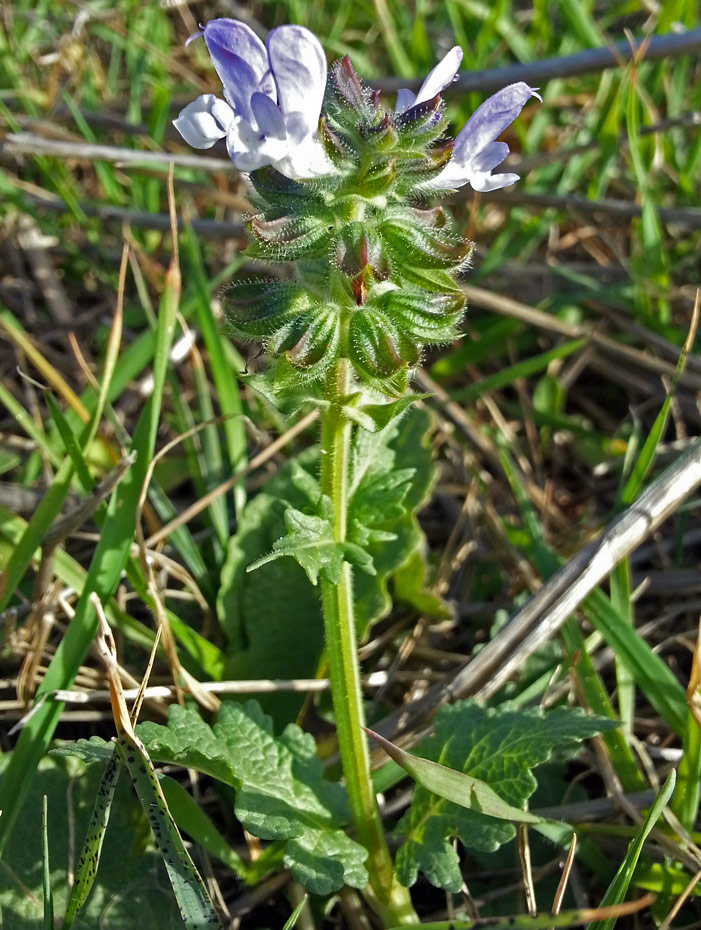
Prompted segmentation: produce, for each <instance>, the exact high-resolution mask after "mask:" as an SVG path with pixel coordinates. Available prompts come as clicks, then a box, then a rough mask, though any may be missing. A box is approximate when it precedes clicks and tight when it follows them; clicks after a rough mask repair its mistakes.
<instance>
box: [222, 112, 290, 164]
mask: <svg viewBox="0 0 701 930" xmlns="http://www.w3.org/2000/svg"><path fill="white" fill-rule="evenodd" d="M226 147H227V150H228V152H229V158H230V159H231V160H232V162H233V163H234V165H235V166H236V167H237V168H238V169H239V171H255V170H256V168H262V167H263V165H272V164H273V163H274V162H275V161H277V160H278V159H279V158H283V157H284V156H285V154H286V152H287V148H288V146H287V142H286V140H285V139H274V138H266V137H264V136H261V133H260V132H259V131H258V130H257V129H255V128H254V127H253V126H251V124H250V123H248V122H247V121H246V120H245V119H243V117H241V116H237V117H235V119H234V120H233V121H232V123H231V125H230V126H229V131H228V133H227V135H226Z"/></svg>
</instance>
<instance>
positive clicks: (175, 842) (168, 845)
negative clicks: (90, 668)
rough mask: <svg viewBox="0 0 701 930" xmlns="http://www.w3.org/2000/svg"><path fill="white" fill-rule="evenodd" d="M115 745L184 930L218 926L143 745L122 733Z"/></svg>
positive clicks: (214, 913) (207, 896) (217, 920)
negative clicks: (165, 875) (157, 852)
mask: <svg viewBox="0 0 701 930" xmlns="http://www.w3.org/2000/svg"><path fill="white" fill-rule="evenodd" d="M117 748H118V751H119V755H120V757H121V759H122V762H123V763H124V765H125V766H126V768H127V770H128V772H129V775H130V777H131V780H132V783H133V785H134V790H135V791H136V794H137V796H138V798H139V801H140V802H141V806H142V807H143V809H144V813H145V814H146V818H147V819H148V822H149V824H150V825H151V829H152V831H153V835H154V838H155V840H156V846H157V847H158V851H159V853H160V854H161V858H162V859H163V863H164V865H165V867H166V871H167V872H168V878H169V879H170V884H171V887H172V889H173V894H174V895H175V899H176V901H177V903H178V909H179V910H180V916H181V917H182V919H183V922H184V924H185V926H186V927H187V928H188V930H204V928H206V927H210V928H211V927H219V928H221V923H220V922H219V918H218V917H217V913H216V911H215V910H214V907H213V906H212V902H211V901H210V899H209V895H208V894H207V889H206V888H205V884H204V882H203V881H202V878H201V876H200V874H199V872H198V871H197V869H196V868H195V864H194V862H193V861H192V859H191V858H190V854H189V853H188V851H187V849H186V848H185V846H184V844H183V841H182V838H181V836H180V834H179V833H178V828H177V827H176V825H175V821H174V820H173V816H172V814H171V813H170V811H169V809H168V805H167V803H166V800H165V797H164V795H163V792H162V791H161V789H160V786H159V784H158V779H157V777H156V773H155V771H154V769H153V764H152V762H151V760H150V759H149V757H148V754H147V753H146V750H145V749H144V747H143V745H134V744H133V743H131V742H128V741H127V738H126V737H125V736H121V737H120V738H119V740H118V742H117Z"/></svg>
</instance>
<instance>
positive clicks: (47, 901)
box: [41, 795, 54, 930]
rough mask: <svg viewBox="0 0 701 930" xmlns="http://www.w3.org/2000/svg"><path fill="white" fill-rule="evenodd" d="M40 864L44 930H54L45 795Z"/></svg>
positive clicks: (47, 807) (47, 804)
mask: <svg viewBox="0 0 701 930" xmlns="http://www.w3.org/2000/svg"><path fill="white" fill-rule="evenodd" d="M41 838H42V846H41V864H42V884H43V890H44V920H43V928H44V930H54V896H53V892H52V890H51V862H50V860H49V802H48V800H47V797H46V795H44V801H43V804H42V811H41Z"/></svg>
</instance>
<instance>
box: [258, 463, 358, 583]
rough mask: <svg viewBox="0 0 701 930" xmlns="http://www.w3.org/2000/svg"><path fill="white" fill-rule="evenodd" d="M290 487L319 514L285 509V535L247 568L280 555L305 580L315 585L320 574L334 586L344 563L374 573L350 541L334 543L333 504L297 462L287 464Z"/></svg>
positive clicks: (277, 557) (291, 508)
mask: <svg viewBox="0 0 701 930" xmlns="http://www.w3.org/2000/svg"><path fill="white" fill-rule="evenodd" d="M290 475H291V479H292V482H293V484H295V486H296V487H297V488H298V489H299V490H300V491H301V492H302V493H303V494H304V495H305V496H306V498H307V502H308V504H309V505H310V506H311V507H313V508H314V509H315V510H317V511H318V513H319V515H318V516H317V515H316V514H314V513H312V514H306V513H303V512H302V511H301V510H297V509H296V508H295V507H292V506H289V507H287V508H286V509H285V515H284V519H285V528H286V530H287V534H286V535H285V536H283V537H282V538H281V539H276V540H275V542H274V543H273V551H272V552H271V553H270V554H269V555H266V556H263V558H261V559H258V561H257V562H254V563H253V564H252V565H249V566H248V569H247V571H249V572H250V571H254V570H255V569H257V568H260V566H262V565H267V564H268V563H269V562H273V561H274V560H275V559H279V558H282V556H290V557H291V558H293V559H295V561H296V562H297V563H298V564H299V565H300V566H301V567H302V568H303V569H304V571H305V573H306V575H307V578H308V579H309V580H310V581H311V583H312V584H313V585H314V586H316V584H317V580H318V578H319V574H320V573H321V574H322V575H323V576H324V578H326V579H327V581H330V582H331V583H332V584H338V580H339V578H340V577H341V571H342V569H343V563H344V561H347V562H350V563H351V564H353V565H355V566H357V567H358V568H361V569H362V570H363V571H365V572H367V573H368V574H370V575H374V574H376V572H375V569H374V567H373V564H372V559H371V558H370V556H369V555H368V554H367V552H366V551H365V550H364V549H363V548H362V547H361V546H359V545H356V544H355V543H354V542H343V543H341V542H337V541H336V540H335V539H334V530H333V505H332V503H331V501H330V500H329V498H328V497H326V496H325V495H323V494H322V493H321V488H320V487H319V483H318V482H317V481H316V479H314V478H312V476H311V475H310V474H309V473H308V472H306V471H304V469H303V468H302V467H301V466H300V465H299V464H298V463H297V462H292V463H291V470H290Z"/></svg>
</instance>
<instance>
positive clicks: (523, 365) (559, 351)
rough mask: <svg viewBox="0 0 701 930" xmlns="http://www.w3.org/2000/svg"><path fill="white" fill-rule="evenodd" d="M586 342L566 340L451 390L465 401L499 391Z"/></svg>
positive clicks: (459, 398)
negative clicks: (473, 382) (472, 382)
mask: <svg viewBox="0 0 701 930" xmlns="http://www.w3.org/2000/svg"><path fill="white" fill-rule="evenodd" d="M585 343H586V339H572V340H571V341H570V342H565V343H563V344H562V345H561V346H556V347H555V348H554V349H549V350H548V351H547V352H541V353H540V355H534V356H532V357H531V358H527V359H524V360H523V361H522V362H518V363H517V364H516V365H509V366H508V367H507V368H503V369H502V370H501V371H498V372H496V373H495V374H493V375H489V376H488V377H487V378H482V380H481V381H477V382H476V383H475V384H471V385H469V387H466V388H458V389H456V390H453V391H451V397H452V398H453V399H455V400H459V401H461V402H465V401H470V400H474V399H475V398H477V397H481V396H482V395H483V394H485V393H486V392H487V391H497V390H499V389H500V388H503V387H507V386H508V385H510V384H513V383H514V382H515V381H517V380H518V379H519V378H526V377H528V376H529V375H533V374H536V373H537V372H539V371H542V370H543V369H544V368H547V367H548V365H549V364H550V363H551V362H552V361H554V360H555V359H559V358H567V356H569V355H572V353H573V352H576V351H577V350H578V349H581V348H582V346H584V345H585Z"/></svg>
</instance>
